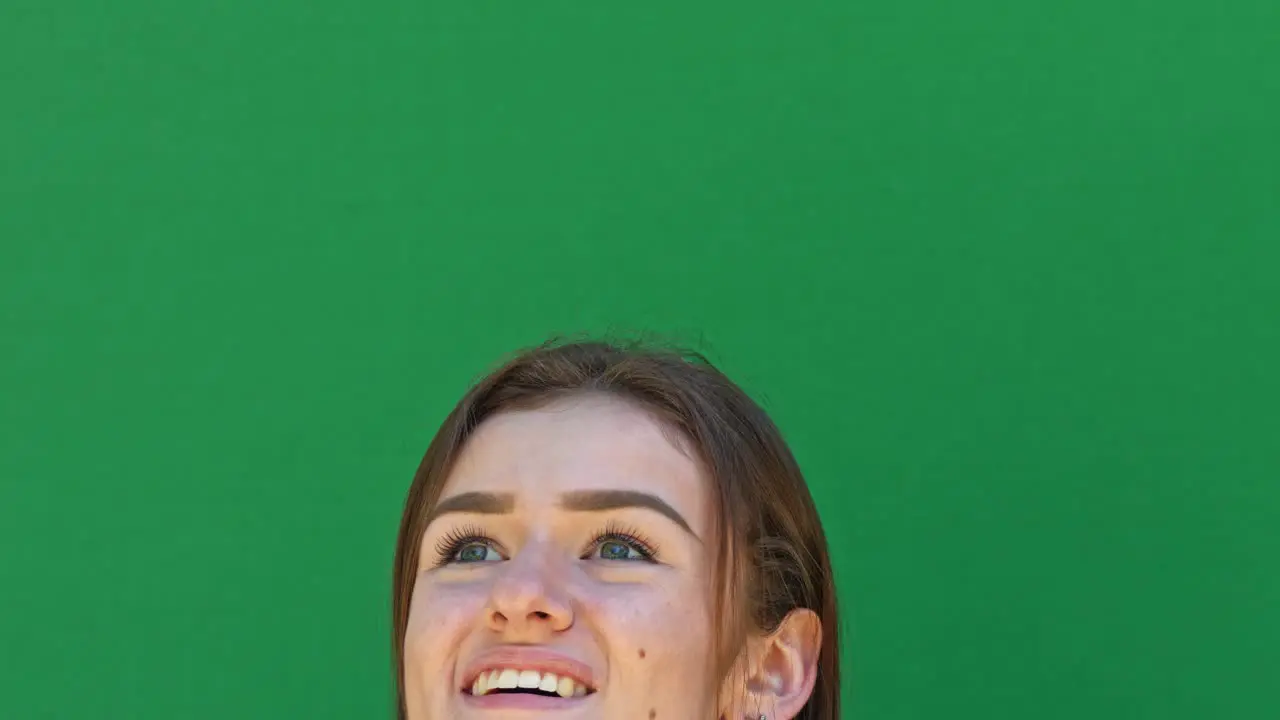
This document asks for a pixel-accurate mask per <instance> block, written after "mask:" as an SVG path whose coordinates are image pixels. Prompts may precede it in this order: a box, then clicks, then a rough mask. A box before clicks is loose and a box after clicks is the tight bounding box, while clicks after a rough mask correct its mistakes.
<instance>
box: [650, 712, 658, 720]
mask: <svg viewBox="0 0 1280 720" xmlns="http://www.w3.org/2000/svg"><path fill="white" fill-rule="evenodd" d="M656 717H658V711H657V710H650V711H649V720H653V719H654V718H656Z"/></svg>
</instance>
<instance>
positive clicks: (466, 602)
mask: <svg viewBox="0 0 1280 720" xmlns="http://www.w3.org/2000/svg"><path fill="white" fill-rule="evenodd" d="M709 492H710V486H709V483H708V480H707V478H706V477H705V476H704V475H703V473H702V471H701V469H700V468H699V465H698V464H697V463H696V462H694V461H693V460H692V459H691V458H690V457H689V456H688V455H687V454H686V453H685V452H682V451H681V450H680V449H679V448H678V447H677V446H676V445H675V444H673V442H672V440H671V435H670V433H669V432H666V431H665V430H664V428H663V427H662V426H661V425H660V424H659V423H658V422H657V421H655V420H654V419H653V418H652V417H651V416H650V415H649V414H647V413H646V412H644V411H643V410H642V409H639V408H637V407H635V406H633V405H631V404H629V403H626V402H623V401H621V400H617V399H612V398H608V397H601V396H586V397H578V398H572V399H567V400H561V401H557V402H555V403H553V404H551V405H548V406H546V407H543V408H540V409H536V410H528V411H514V412H505V413H501V414H498V415H496V416H494V417H491V418H489V419H487V420H486V421H485V422H484V423H483V424H482V425H481V427H480V428H479V429H478V430H477V431H476V433H475V435H474V436H473V437H472V438H471V439H470V441H469V442H468V443H467V445H466V447H465V448H464V449H463V451H462V454H461V456H460V457H459V460H458V462H457V464H456V466H455V468H454V470H453V472H452V473H451V475H450V476H449V478H448V480H447V481H446V483H445V487H444V489H443V492H442V494H441V498H440V502H439V503H438V505H437V512H436V513H435V514H433V518H432V520H431V521H430V522H429V524H428V526H427V529H426V532H425V534H424V537H423V539H422V551H421V560H420V564H419V569H418V575H417V579H416V582H415V586H414V591H413V598H412V602H411V606H410V614H409V622H408V628H407V632H406V636H405V678H404V680H405V689H406V705H407V710H408V717H409V720H446V719H447V720H471V719H473V718H474V719H475V720H499V719H502V718H513V719H514V718H543V717H546V718H552V717H554V718H566V719H569V718H581V719H583V720H586V719H587V718H593V719H599V718H609V719H610V720H623V719H626V718H637V719H639V720H643V719H645V718H664V719H667V720H680V719H684V718H688V719H690V720H693V719H695V718H696V719H699V720H705V719H706V718H714V717H718V716H724V717H753V718H754V717H758V715H759V714H760V713H761V712H762V711H766V710H767V711H771V712H768V717H769V718H770V719H771V720H773V719H775V718H785V717H791V716H793V715H794V713H795V712H798V710H799V709H800V707H801V706H802V705H803V702H804V700H805V698H807V696H808V692H809V691H811V689H812V684H813V682H812V680H813V679H812V677H810V676H811V675H812V674H813V669H812V668H813V667H814V666H816V652H814V651H813V648H812V647H808V648H806V643H808V644H809V645H811V646H812V645H813V644H814V642H815V638H814V637H813V635H814V632H815V631H816V627H817V626H816V618H808V617H806V618H801V619H799V620H796V621H795V622H789V623H784V627H783V628H781V629H780V630H779V631H778V632H777V633H774V634H773V635H771V636H769V637H766V638H762V639H761V640H760V641H759V642H757V646H758V647H757V648H756V649H757V650H758V652H757V653H756V655H758V656H759V658H760V661H759V662H757V663H755V664H749V665H745V666H744V667H745V668H746V670H747V673H748V675H749V676H752V677H754V678H755V679H754V681H753V682H752V683H751V684H750V685H749V686H748V687H744V688H743V691H742V692H734V693H729V696H730V699H729V700H727V701H726V692H725V686H724V684H723V683H721V682H719V681H718V680H717V679H714V678H713V677H712V676H711V672H712V668H711V667H710V664H709V658H710V656H711V647H712V636H711V632H710V628H711V627H712V623H713V617H712V615H713V614H712V612H711V608H710V601H709V598H710V593H711V587H710V584H709V581H708V578H710V577H711V574H712V573H711V571H712V567H711V563H712V558H713V557H714V555H713V553H714V551H715V547H716V542H717V539H716V538H711V537H708V529H709V528H710V527H712V514H711V513H712V508H711V504H710V497H709ZM476 493H479V494H482V495H479V496H477V495H475V494H476ZM610 493H611V494H612V495H610ZM626 493H633V494H644V495H646V496H648V498H652V499H653V500H651V499H643V501H641V502H632V501H633V500H635V498H636V497H638V495H632V496H624V495H625V494H626ZM489 494H491V495H492V497H490V496H489ZM602 494H603V495H604V497H601V495H602ZM477 497H480V498H481V499H482V500H483V501H484V502H481V503H479V504H477V503H476V502H474V500H475V499H476V498H477ZM468 499H471V502H468ZM602 499H603V500H606V501H611V502H606V503H603V504H604V505H619V506H618V507H602V503H601V502H600V501H601V500H602ZM654 500H656V502H654ZM613 501H616V502H613ZM460 502H461V503H462V507H461V510H462V511H459V512H440V511H443V510H445V509H447V508H449V507H450V506H451V505H452V506H453V507H455V508H457V507H459V505H458V503H460ZM566 503H567V504H566ZM658 503H660V504H661V505H663V506H665V508H666V512H663V511H660V510H659V509H655V507H654V506H655V505H657V504H658ZM609 533H613V534H609ZM460 537H466V539H465V540H462V541H460V542H459V541H458V539H459V538H460ZM633 538H634V539H633ZM637 539H638V541H637ZM441 551H443V553H442V552H441ZM804 612H807V611H804ZM808 615H809V616H811V615H812V613H808ZM503 649H508V650H510V649H514V650H515V651H516V652H520V651H523V650H529V649H533V650H539V651H543V652H550V653H554V654H556V655H560V656H563V657H565V658H569V659H571V660H573V661H576V662H578V663H581V664H582V666H583V667H585V668H588V669H589V670H590V674H591V677H592V686H593V690H594V692H592V694H590V695H588V696H587V697H585V698H583V699H581V700H579V701H576V702H569V703H561V706H560V707H557V708H555V709H533V710H531V709H528V708H525V709H519V710H516V709H510V708H505V709H502V708H499V709H495V708H484V707H478V706H477V705H476V704H475V703H474V700H475V698H472V697H471V696H469V695H467V694H465V693H464V692H463V690H462V688H463V687H464V685H465V686H467V687H469V686H470V684H469V682H467V679H466V678H465V677H464V675H465V671H466V669H467V668H468V667H473V666H474V664H475V663H476V662H477V660H478V659H481V658H483V657H484V656H485V655H484V654H485V653H490V652H494V651H500V650H503ZM746 650H747V648H744V653H745V652H746ZM744 657H746V655H745V654H744ZM806 687H807V689H806ZM764 704H767V705H768V707H767V708H766V707H764Z"/></svg>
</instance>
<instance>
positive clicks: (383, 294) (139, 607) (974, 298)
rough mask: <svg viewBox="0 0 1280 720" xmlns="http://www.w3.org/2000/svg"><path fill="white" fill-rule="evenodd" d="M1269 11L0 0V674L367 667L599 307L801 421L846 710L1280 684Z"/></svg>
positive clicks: (1219, 693)
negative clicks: (468, 472) (511, 378)
mask: <svg viewBox="0 0 1280 720" xmlns="http://www.w3.org/2000/svg"><path fill="white" fill-rule="evenodd" d="M640 5H643V7H640ZM1278 28H1280V5H1277V4H1276V3H1275V2H1272V1H1271V0H1265V1H1263V0H1258V1H1254V2H1249V1H1247V0H1230V1H1229V2H1225V3H1221V4H1215V3H1208V2H1205V3H1190V2H1179V3H1174V4H1169V3H1155V2H1144V1H1141V0H1107V1H1106V2H1104V1H1103V0H1087V1H1086V2H1075V3H1052V4H1050V3H1031V2H1005V1H1003V0H975V1H974V2H969V3H948V2H943V1H942V0H904V1H902V2H892V3H887V2H882V3H857V2H845V3H835V2H825V3H762V2H746V3H713V4H708V3H662V4H653V3H640V4H636V3H606V4H603V6H601V7H597V6H596V5H594V4H588V3H581V4H572V3H561V2H539V3H516V4H497V5H495V4H490V3H431V2H409V1H407V0H388V1H385V2H376V3H370V4H367V5H365V4H360V3H356V2H354V0H309V1H308V2H302V1H301V0H273V1H271V2H258V1H251V0H223V1H222V2H216V3H215V2H161V1H159V0H121V1H120V2H115V3H107V2H87V1H84V0H78V1H75V2H71V1H68V2H47V1H46V2H35V1H33V0H16V1H15V0H9V1H7V2H5V3H4V4H3V6H2V7H0V90H2V91H3V94H2V96H0V97H2V99H0V103H2V108H3V112H0V248H2V249H0V299H2V302H3V316H2V321H3V332H2V334H0V342H2V343H3V346H2V348H0V349H2V353H0V382H2V383H3V386H2V390H3V392H2V397H3V405H2V406H0V422H2V423H3V432H2V433H0V483H2V486H0V553H2V555H0V582H2V583H3V585H2V586H0V590H2V594H0V608H2V611H0V717H4V718H14V719H16V720H25V719H27V718H76V719H79V718H137V719H152V718H154V719H160V718H228V717H234V718H294V717H297V718H304V717H305V718H375V717H386V716H387V714H388V713H389V712H390V707H391V703H390V701H389V695H388V693H389V688H390V671H389V668H388V658H389V649H388V634H389V630H388V627H389V623H388V610H387V608H388V598H389V567H390V556H391V552H392V548H393V539H394V533H395V530H396V524H397V520H398V516H399V512H400V502H401V500H402V497H403V493H404V491H405V489H406V488H407V486H408V483H409V480H410V476H411V474H412V471H413V469H414V467H415V465H416V463H417V461H418V459H419V458H420V456H421V453H422V451H423V450H424V449H425V447H426V444H427V442H428V441H429V439H430V437H431V435H432V433H433V431H434V430H435V428H436V427H437V425H438V423H439V422H440V421H441V420H442V419H443V416H444V414H445V413H446V412H447V410H448V409H449V407H450V405H451V404H452V402H454V401H455V399H456V398H457V397H458V396H459V395H460V394H461V393H462V391H463V390H464V388H465V387H466V385H467V383H468V382H469V381H470V380H471V379H472V378H473V377H474V376H476V375H477V374H478V373H480V372H482V371H483V370H485V369H486V368H487V367H488V366H489V365H490V364H491V363H492V362H494V361H495V360H497V359H498V358H499V357H500V356H502V355H503V354H504V353H506V352H508V351H510V350H513V349H514V348H517V347H520V346H524V345H528V344H531V343H536V342H538V341H539V340H541V339H543V338H544V337H545V336H547V335H550V334H553V333H575V332H581V331H588V332H601V331H607V330H617V331H656V332H660V333H664V334H668V335H675V336H677V337H680V338H683V339H686V340H688V341H690V342H693V343H695V344H697V345H698V346H699V347H702V348H703V349H705V350H706V351H707V352H708V354H709V355H710V356H711V358H712V359H713V360H716V361H718V362H719V363H721V364H722V366H723V367H724V369H725V370H726V371H728V372H729V373H730V374H731V375H733V376H734V377H735V378H737V379H738V380H740V382H741V383H742V384H743V385H744V386H745V387H747V388H748V390H750V391H751V392H752V393H753V394H754V395H755V396H756V397H757V398H759V399H760V400H761V401H762V402H763V403H764V404H765V405H766V407H767V408H768V409H769V410H770V412H771V413H773V415H774V416H775V418H776V419H777V421H778V422H779V424H780V425H781V426H782V427H783V429H784V431H785V432H786V433H787V435H788V437H789V439H790V441H791V442H792V443H793V446H794V449H795V451H796V452H797V454H798V455H799V457H800V460H801V462H802V464H803V466H804V468H805V469H806V471H807V473H808V476H809V477H810V479H811V483H812V486H813V492H814V493H815V494H816V496H817V497H818V500H819V502H820V504H821V508H822V511H823V513H824V517H825V520H826V523H827V526H828V528H829V533H830V539H831V542H832V544H833V553H834V555H835V560H836V563H837V567H838V571H839V586H840V590H841V592H842V593H843V598H842V599H843V613H844V615H843V623H844V625H845V629H846V634H845V639H846V642H847V644H846V647H845V649H844V652H845V658H846V665H845V668H846V672H847V680H846V682H847V685H846V689H847V699H848V700H847V707H848V711H847V714H846V716H847V717H849V718H866V719H868V720H870V719H872V718H874V719H875V720H892V719H900V718H901V719H906V718H941V717H962V718H984V720H997V719H1009V720H1013V719H1015V718H1017V719H1021V718H1025V717H1035V718H1044V719H1049V718H1063V719H1066V718H1071V719H1072V720H1074V719H1076V718H1080V717H1090V718H1160V719H1161V720H1168V719H1169V718H1179V719H1181V718H1187V719H1190V718H1214V719H1215V720H1216V719H1220V718H1264V717H1276V716H1277V715H1280V701H1277V700H1276V695H1275V693H1276V681H1277V679H1280V611H1278V606H1280V561H1278V560H1277V556H1278V553H1280V539H1278V538H1280V529H1278V528H1280V488H1278V485H1277V484H1278V483H1280V450H1278V445H1280V442H1278V439H1280V423H1277V413H1278V411H1277V405H1278V403H1277V401H1280V381H1278V380H1277V368H1278V367H1280V320H1278V318H1277V315H1278V311H1280V291H1278V290H1277V286H1278V285H1280V280H1278V279H1277V278H1278V275H1280V249H1278V248H1277V244H1278V243H1280V209H1278V208H1277V201H1278V200H1280V139H1278V136H1280V130H1278V129H1277V128H1280V30H1278Z"/></svg>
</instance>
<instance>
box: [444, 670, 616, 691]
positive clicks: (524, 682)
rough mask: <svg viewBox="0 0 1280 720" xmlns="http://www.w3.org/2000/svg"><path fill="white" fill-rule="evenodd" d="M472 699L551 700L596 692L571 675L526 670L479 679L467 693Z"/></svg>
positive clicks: (486, 674)
mask: <svg viewBox="0 0 1280 720" xmlns="http://www.w3.org/2000/svg"><path fill="white" fill-rule="evenodd" d="M463 692H466V693H467V694H469V695H474V696H476V697H483V696H485V695H531V696H535V697H547V698H580V697H585V696H587V695H590V694H592V693H593V692H595V690H594V689H593V688H590V687H588V686H586V685H585V684H583V683H582V682H580V681H579V680H577V679H576V678H572V677H569V676H567V675H556V674H555V673H549V672H539V671H537V670H522V669H519V668H493V669H491V670H486V671H484V672H482V673H480V674H479V675H477V676H476V679H475V681H474V682H472V683H471V687H469V688H466V689H464V690H463Z"/></svg>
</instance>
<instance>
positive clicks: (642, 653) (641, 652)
mask: <svg viewBox="0 0 1280 720" xmlns="http://www.w3.org/2000/svg"><path fill="white" fill-rule="evenodd" d="M640 659H641V660H643V659H644V648H640Z"/></svg>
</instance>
